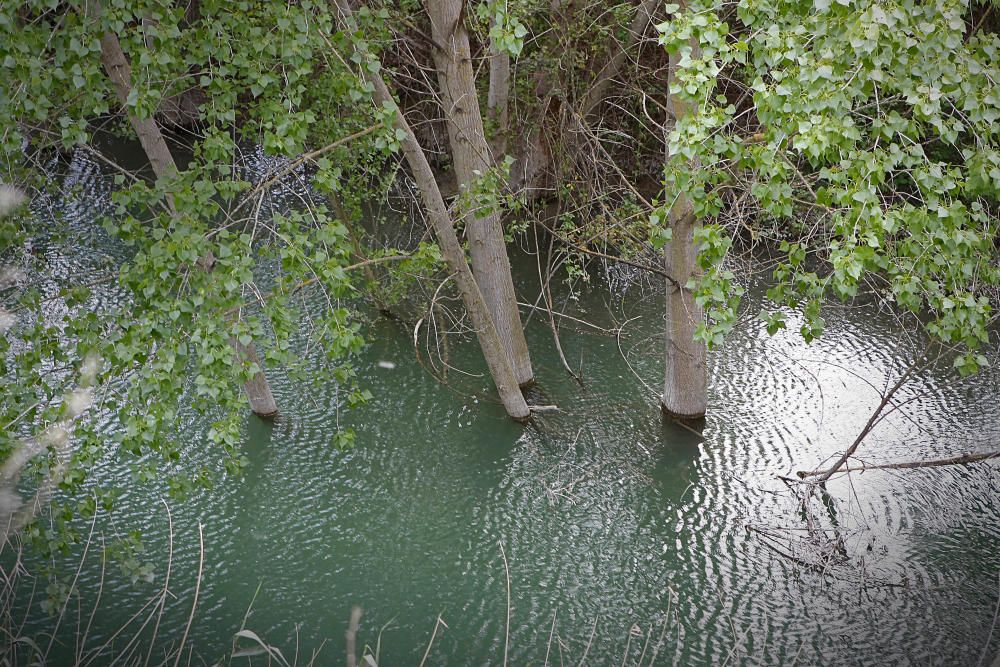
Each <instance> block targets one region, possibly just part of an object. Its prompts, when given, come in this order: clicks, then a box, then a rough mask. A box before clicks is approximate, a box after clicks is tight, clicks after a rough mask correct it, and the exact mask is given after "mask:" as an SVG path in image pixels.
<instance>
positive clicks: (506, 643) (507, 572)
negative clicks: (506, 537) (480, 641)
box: [500, 540, 510, 667]
mask: <svg viewBox="0 0 1000 667" xmlns="http://www.w3.org/2000/svg"><path fill="white" fill-rule="evenodd" d="M500 556H501V557H502V558H503V572H504V575H505V576H506V577H507V624H506V626H505V627H504V636H503V664H504V667H507V650H508V648H509V646H510V567H508V566H507V553H506V552H505V551H504V550H503V541H502V540H501V541H500Z"/></svg>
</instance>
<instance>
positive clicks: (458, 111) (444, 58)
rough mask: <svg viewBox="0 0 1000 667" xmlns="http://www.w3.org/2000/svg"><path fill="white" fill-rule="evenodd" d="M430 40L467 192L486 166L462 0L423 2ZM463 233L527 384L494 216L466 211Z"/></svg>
mask: <svg viewBox="0 0 1000 667" xmlns="http://www.w3.org/2000/svg"><path fill="white" fill-rule="evenodd" d="M426 6H427V12H428V14H429V15H430V19H431V26H432V36H433V38H434V40H435V41H436V42H437V43H438V44H440V45H442V46H443V47H444V50H443V51H442V50H440V49H436V50H435V53H434V60H435V64H436V66H437V71H438V84H439V86H440V88H441V101H442V104H443V105H444V115H445V118H446V119H447V125H448V137H449V140H450V143H451V154H452V160H453V162H454V166H455V175H456V176H457V178H458V183H459V186H460V187H462V186H464V187H467V188H468V187H471V186H472V185H473V184H474V182H475V181H476V179H477V178H478V177H479V175H480V174H485V173H486V172H487V171H488V170H489V169H490V167H491V166H492V159H491V157H490V152H489V147H488V145H487V143H486V134H485V132H484V130H483V119H482V116H481V115H480V111H479V100H478V98H477V97H476V86H475V80H474V78H473V76H474V75H473V71H472V55H471V53H470V49H469V34H468V32H467V31H466V28H465V23H464V17H463V13H462V8H463V2H462V0H431V1H430V2H428V3H427V5H426ZM465 233H466V236H467V237H468V239H469V252H470V255H471V257H472V271H473V274H474V276H475V278H476V282H477V283H478V284H479V289H480V290H481V292H482V294H483V298H484V299H485V300H486V305H487V307H488V308H489V312H490V314H491V316H492V318H493V323H494V325H495V326H496V330H497V334H498V335H499V336H500V341H501V342H502V344H503V347H504V350H505V351H506V354H507V358H508V359H509V360H510V365H511V367H512V369H513V371H514V377H515V379H516V380H517V383H518V384H519V385H521V386H524V385H527V384H530V383H531V382H532V380H533V373H532V370H531V359H530V357H529V355H528V344H527V342H526V341H525V339H524V329H523V327H522V326H521V315H520V313H519V312H518V310H517V297H516V296H515V293H514V281H513V279H512V277H511V273H510V260H509V259H508V258H507V246H506V243H504V238H503V228H502V227H501V225H500V215H499V213H491V214H489V215H479V214H477V212H476V211H468V212H466V215H465Z"/></svg>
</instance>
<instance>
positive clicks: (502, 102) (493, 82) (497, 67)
mask: <svg viewBox="0 0 1000 667" xmlns="http://www.w3.org/2000/svg"><path fill="white" fill-rule="evenodd" d="M509 98H510V54H509V53H507V52H506V51H501V50H500V49H498V48H497V46H496V44H494V43H492V41H491V43H490V90H489V96H488V97H487V99H486V116H487V118H489V120H490V124H491V125H492V126H493V130H494V132H495V135H494V139H493V155H494V160H495V159H497V158H499V157H500V156H501V155H504V154H505V153H506V152H507V131H508V130H509V129H510V128H509V127H508V126H507V124H508V119H507V107H508V100H509Z"/></svg>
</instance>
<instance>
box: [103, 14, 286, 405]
mask: <svg viewBox="0 0 1000 667" xmlns="http://www.w3.org/2000/svg"><path fill="white" fill-rule="evenodd" d="M101 62H102V63H103V65H104V69H105V71H106V72H107V73H108V78H109V79H111V83H112V85H113V86H114V89H115V94H116V95H117V97H118V101H119V102H121V104H122V106H124V107H126V114H127V115H128V120H129V123H130V124H131V125H132V129H133V130H134V131H135V133H136V135H138V137H139V143H140V144H142V149H143V151H145V153H146V158H147V159H148V160H149V164H150V166H151V167H152V168H153V173H154V174H155V175H156V178H157V179H158V180H165V179H169V178H171V177H172V176H174V175H175V174H176V173H177V164H176V163H175V162H174V157H173V155H172V154H171V152H170V147H169V146H167V142H166V140H165V139H164V138H163V133H162V132H161V131H160V127H159V125H157V124H156V121H155V120H154V119H153V118H140V117H139V116H136V115H135V114H133V113H130V112H129V111H128V108H127V101H128V97H129V94H130V93H131V92H132V69H131V67H130V66H129V63H128V59H127V58H126V57H125V53H124V52H123V51H122V47H121V42H119V41H118V36H117V35H115V34H114V33H112V32H106V33H104V35H103V36H102V37H101ZM167 206H168V207H169V209H170V212H171V213H172V214H174V215H176V214H177V210H176V208H175V206H174V200H173V197H171V196H170V195H169V194H168V195H167ZM206 263H208V264H210V263H211V262H206ZM232 342H233V344H234V345H233V347H234V348H235V349H236V352H237V354H238V355H239V357H240V359H242V360H243V361H245V362H251V363H257V366H258V367H260V368H261V369H262V370H260V371H259V372H257V373H256V374H254V376H253V377H252V378H251V379H250V380H249V381H248V382H247V383H246V384H245V385H244V390H245V391H246V394H247V398H248V399H249V402H250V409H251V410H252V411H253V413H254V414H256V415H258V416H260V417H264V418H271V417H274V416H276V415H277V414H278V407H277V405H276V404H275V401H274V396H273V395H272V393H271V386H270V384H269V383H268V381H267V376H266V375H265V374H264V371H263V364H262V363H260V359H259V358H258V356H257V350H256V348H255V347H254V344H253V342H251V343H250V344H249V345H240V344H238V343H236V341H235V340H234V341H232Z"/></svg>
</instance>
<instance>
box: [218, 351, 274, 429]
mask: <svg viewBox="0 0 1000 667" xmlns="http://www.w3.org/2000/svg"><path fill="white" fill-rule="evenodd" d="M229 342H230V344H231V345H232V346H233V349H235V350H236V353H237V354H238V355H239V357H240V360H241V361H243V362H249V363H251V364H257V368H258V369H259V370H258V371H257V372H256V373H254V375H253V377H252V378H250V379H249V380H247V382H246V384H244V385H243V390H244V391H245V392H246V395H247V399H248V400H249V401H250V409H251V410H253V413H254V414H255V415H257V416H258V417H262V418H264V419H273V418H275V417H277V416H278V404H277V403H276V402H275V401H274V394H272V393H271V383H269V382H268V381H267V376H266V375H264V370H263V369H264V364H263V362H262V361H261V360H260V357H259V356H257V346H256V345H254V344H253V341H250V344H249V345H244V344H243V343H240V342H239V341H238V340H236V339H235V338H231V339H230V340H229Z"/></svg>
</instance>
